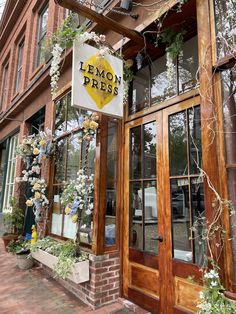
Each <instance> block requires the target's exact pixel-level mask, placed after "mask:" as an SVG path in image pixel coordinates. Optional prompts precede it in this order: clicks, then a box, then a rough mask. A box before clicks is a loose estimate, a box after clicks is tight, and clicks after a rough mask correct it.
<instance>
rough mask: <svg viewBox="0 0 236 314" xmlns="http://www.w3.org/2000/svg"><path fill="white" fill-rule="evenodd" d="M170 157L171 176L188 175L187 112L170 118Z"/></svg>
mask: <svg viewBox="0 0 236 314" xmlns="http://www.w3.org/2000/svg"><path fill="white" fill-rule="evenodd" d="M169 155H170V175H171V176H174V175H186V174H188V169H187V139H186V113H185V112H179V113H177V114H174V115H171V116H170V117H169Z"/></svg>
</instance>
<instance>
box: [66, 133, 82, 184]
mask: <svg viewBox="0 0 236 314" xmlns="http://www.w3.org/2000/svg"><path fill="white" fill-rule="evenodd" d="M80 163H81V142H80V141H79V137H78V134H74V135H73V136H71V137H70V138H68V148H67V175H66V181H69V180H75V179H76V177H77V172H78V171H79V169H80Z"/></svg>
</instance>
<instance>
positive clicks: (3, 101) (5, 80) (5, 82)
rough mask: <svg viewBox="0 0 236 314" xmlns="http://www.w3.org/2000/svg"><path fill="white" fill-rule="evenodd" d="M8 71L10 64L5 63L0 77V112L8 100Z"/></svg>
mask: <svg viewBox="0 0 236 314" xmlns="http://www.w3.org/2000/svg"><path fill="white" fill-rule="evenodd" d="M9 70H10V63H9V61H7V62H6V63H5V64H4V66H3V75H2V88H1V91H2V95H3V96H2V99H1V102H0V111H2V110H3V109H4V106H5V105H6V104H7V100H8V89H7V87H8V78H9Z"/></svg>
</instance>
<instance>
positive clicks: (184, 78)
mask: <svg viewBox="0 0 236 314" xmlns="http://www.w3.org/2000/svg"><path fill="white" fill-rule="evenodd" d="M178 70H179V92H180V93H181V92H186V91H188V90H190V89H192V88H194V87H195V86H196V84H197V78H196V76H197V70H198V46H197V36H195V37H193V38H191V39H190V40H188V41H186V42H185V43H184V48H183V53H182V54H180V55H179V65H178Z"/></svg>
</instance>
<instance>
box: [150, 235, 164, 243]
mask: <svg viewBox="0 0 236 314" xmlns="http://www.w3.org/2000/svg"><path fill="white" fill-rule="evenodd" d="M152 240H157V241H159V242H163V241H164V238H163V236H162V235H159V236H157V237H153V238H152Z"/></svg>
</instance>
